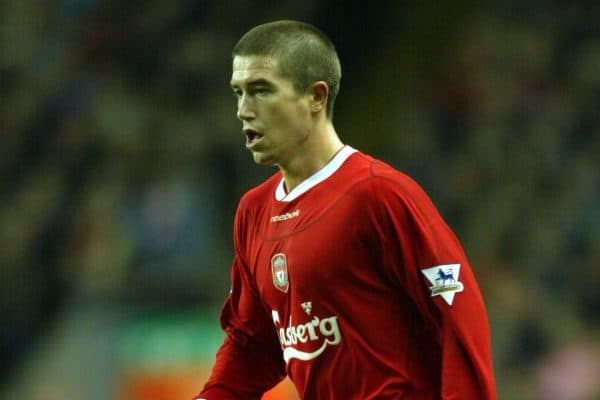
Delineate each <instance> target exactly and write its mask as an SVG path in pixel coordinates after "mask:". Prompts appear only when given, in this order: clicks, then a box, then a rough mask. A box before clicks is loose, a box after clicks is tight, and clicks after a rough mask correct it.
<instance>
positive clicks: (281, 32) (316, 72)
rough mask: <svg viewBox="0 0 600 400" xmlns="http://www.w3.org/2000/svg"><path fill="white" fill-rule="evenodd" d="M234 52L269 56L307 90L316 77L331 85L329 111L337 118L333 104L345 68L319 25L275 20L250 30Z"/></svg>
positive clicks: (300, 89) (297, 88)
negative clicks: (317, 26)
mask: <svg viewBox="0 0 600 400" xmlns="http://www.w3.org/2000/svg"><path fill="white" fill-rule="evenodd" d="M232 56H233V57H235V56H268V57H272V58H273V59H275V60H276V61H277V62H278V65H279V72H280V73H281V74H282V75H283V76H284V77H286V78H289V79H291V80H292V82H293V84H294V87H295V89H296V90H297V91H299V92H303V91H305V90H307V89H308V88H309V87H310V85H312V84H313V83H314V82H316V81H324V82H326V83H327V86H329V97H328V98H327V109H326V115H327V118H328V119H330V120H331V119H333V105H334V103H335V98H336V96H337V94H338V92H339V90H340V79H341V78H342V68H341V65H340V60H339V58H338V54H337V51H336V50H335V47H334V45H333V43H332V42H331V40H330V39H329V38H328V37H327V36H326V35H325V34H324V33H323V32H322V31H321V30H319V29H318V28H316V27H315V26H313V25H310V24H308V23H305V22H299V21H287V20H284V21H275V22H269V23H266V24H262V25H258V26H256V27H254V28H252V29H251V30H249V31H248V32H247V33H246V34H244V36H242V38H241V39H240V40H239V41H238V43H237V44H236V45H235V47H234V48H233V52H232Z"/></svg>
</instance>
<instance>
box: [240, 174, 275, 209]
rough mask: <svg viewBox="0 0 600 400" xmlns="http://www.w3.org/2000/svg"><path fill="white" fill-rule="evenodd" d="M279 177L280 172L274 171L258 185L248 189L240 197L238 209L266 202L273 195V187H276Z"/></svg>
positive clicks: (254, 206) (249, 207)
mask: <svg viewBox="0 0 600 400" xmlns="http://www.w3.org/2000/svg"><path fill="white" fill-rule="evenodd" d="M281 179H282V176H281V173H280V172H276V173H274V174H273V175H271V176H270V177H269V178H268V179H267V180H265V181H264V182H262V183H261V184H259V185H258V186H255V187H253V188H251V189H249V190H248V191H247V192H246V193H244V194H243V195H242V197H241V198H240V202H239V205H238V210H240V209H245V210H248V209H253V208H256V207H258V206H260V205H264V204H265V203H268V202H269V201H270V199H272V198H273V197H274V193H275V188H276V187H277V185H278V184H279V182H280V181H281Z"/></svg>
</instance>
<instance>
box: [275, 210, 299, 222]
mask: <svg viewBox="0 0 600 400" xmlns="http://www.w3.org/2000/svg"><path fill="white" fill-rule="evenodd" d="M299 216H300V210H294V211H292V212H288V213H285V214H281V215H275V216H273V217H271V222H281V221H287V220H288V219H292V218H296V217H299Z"/></svg>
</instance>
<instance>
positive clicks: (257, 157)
mask: <svg viewBox="0 0 600 400" xmlns="http://www.w3.org/2000/svg"><path fill="white" fill-rule="evenodd" d="M252 158H253V159H254V162H255V163H256V164H258V165H266V166H274V165H277V161H275V159H274V158H273V157H269V156H268V155H267V154H264V153H258V152H256V153H255V152H253V153H252Z"/></svg>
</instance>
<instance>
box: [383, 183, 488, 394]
mask: <svg viewBox="0 0 600 400" xmlns="http://www.w3.org/2000/svg"><path fill="white" fill-rule="evenodd" d="M381 183H382V185H380V187H379V190H378V201H377V204H378V205H379V207H378V208H379V219H380V221H383V222H382V224H381V225H380V226H379V229H381V230H382V232H381V233H380V235H381V236H382V237H383V238H384V240H385V241H386V243H385V244H384V245H383V246H382V248H383V249H384V255H383V257H384V260H385V261H384V264H385V265H388V266H391V268H390V271H389V272H390V273H391V274H393V277H394V279H395V280H396V281H398V282H399V283H400V284H401V286H402V287H403V288H404V289H405V290H406V291H407V293H408V294H409V296H410V297H411V298H412V299H413V300H414V302H415V304H416V305H417V307H418V308H419V310H420V312H421V313H422V314H423V316H424V318H425V320H426V322H427V323H428V324H429V325H430V326H431V327H432V329H433V331H434V334H435V335H436V338H437V340H438V342H439V344H440V348H441V352H442V377H441V384H442V393H441V396H442V397H441V398H442V399H444V400H446V399H465V400H470V399H478V400H495V398H496V393H495V383H494V376H493V369H492V360H491V345H490V331H489V323H488V319H487V314H486V310H485V306H484V302H483V298H482V295H481V292H480V290H479V287H478V285H477V282H476V280H475V276H474V274H473V271H472V269H471V266H470V264H469V262H468V260H467V258H466V256H465V253H464V251H463V249H462V246H461V245H460V243H459V241H458V239H457V238H456V236H455V234H454V233H453V232H452V230H451V229H450V228H449V227H448V225H447V224H446V223H445V222H444V221H443V219H442V217H441V216H440V215H439V213H438V211H437V210H436V208H435V207H434V205H433V204H432V203H431V201H430V199H429V198H428V196H427V195H426V194H425V193H424V192H423V190H422V189H421V188H420V187H419V186H418V185H417V184H416V183H414V182H413V181H411V180H409V179H407V180H406V181H405V180H399V181H396V182H395V181H394V180H393V179H388V178H382V179H381Z"/></svg>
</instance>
